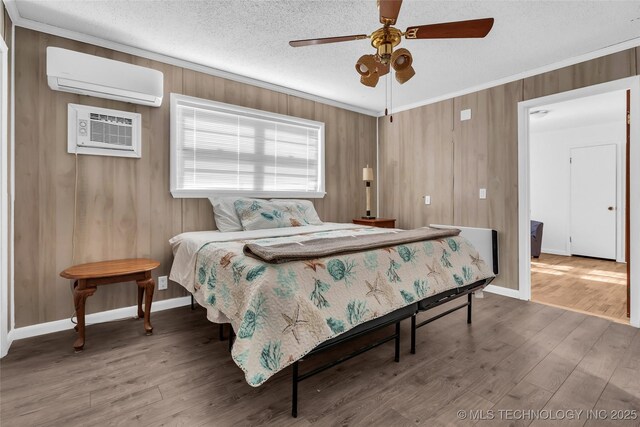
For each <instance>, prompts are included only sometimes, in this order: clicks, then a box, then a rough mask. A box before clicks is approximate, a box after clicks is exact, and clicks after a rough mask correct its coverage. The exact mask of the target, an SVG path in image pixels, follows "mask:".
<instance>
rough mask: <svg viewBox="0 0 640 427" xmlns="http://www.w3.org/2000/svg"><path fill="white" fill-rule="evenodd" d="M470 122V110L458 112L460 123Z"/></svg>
mask: <svg viewBox="0 0 640 427" xmlns="http://www.w3.org/2000/svg"><path fill="white" fill-rule="evenodd" d="M465 120H471V108H467V109H466V110H461V111H460V121H461V122H463V121H465Z"/></svg>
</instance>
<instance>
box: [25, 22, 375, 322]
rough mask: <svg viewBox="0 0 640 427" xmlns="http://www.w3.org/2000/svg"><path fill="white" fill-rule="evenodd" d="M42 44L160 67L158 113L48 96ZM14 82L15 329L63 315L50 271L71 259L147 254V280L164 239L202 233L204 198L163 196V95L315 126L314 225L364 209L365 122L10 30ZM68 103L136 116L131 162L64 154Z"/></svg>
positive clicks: (114, 292) (371, 154) (125, 299)
mask: <svg viewBox="0 0 640 427" xmlns="http://www.w3.org/2000/svg"><path fill="white" fill-rule="evenodd" d="M47 46H58V47H63V48H66V49H72V50H76V51H80V52H85V53H89V54H94V55H99V56H103V57H107V58H111V59H116V60H119V61H124V62H129V63H132V64H137V65H142V66H145V67H150V68H155V69H158V70H160V71H162V72H163V73H164V92H165V100H164V102H163V105H162V107H160V108H151V107H144V106H137V105H133V104H126V103H122V102H117V101H109V100H105V99H99V98H90V97H86V96H78V95H73V94H67V93H63V92H57V91H52V90H51V89H49V87H48V86H47V77H46V56H45V50H46V47H47ZM15 77H16V93H17V94H18V96H17V97H16V201H15V306H16V326H17V327H21V326H27V325H32V324H36V323H41V322H46V321H53V320H58V319H62V318H65V317H70V316H71V314H72V313H73V305H72V301H71V293H70V283H69V281H67V280H63V279H61V278H59V277H58V273H59V272H60V271H61V270H63V269H64V268H65V267H67V266H69V265H70V264H72V263H82V262H90V261H96V260H103V259H117V258H126V257H151V258H155V259H158V260H159V261H161V263H162V264H161V267H160V268H159V269H158V270H157V271H156V275H167V274H168V273H169V269H170V266H171V261H172V254H171V248H170V246H169V244H168V240H169V239H170V238H171V237H172V236H174V235H176V234H179V233H181V232H184V231H194V230H211V229H214V222H213V213H212V208H211V204H210V203H209V201H208V200H206V199H174V198H173V197H172V196H171V194H170V193H169V156H170V152H169V93H171V92H176V93H183V94H186V95H191V96H196V97H200V98H207V99H213V100H216V101H221V102H227V103H231V104H237V105H241V106H244V107H250V108H258V109H262V110H266V111H271V112H276V113H281V114H289V115H293V116H299V117H304V118H308V119H313V120H318V121H322V122H324V123H325V131H326V140H325V144H326V147H325V148H326V171H327V176H326V191H327V195H326V196H325V198H324V199H318V200H314V203H315V205H316V208H317V210H318V213H319V214H320V216H321V218H323V219H324V220H326V221H338V222H349V221H351V219H352V218H353V217H356V216H357V215H361V214H362V212H364V204H365V201H364V187H363V183H362V181H361V177H362V176H361V168H362V167H364V166H365V165H366V164H367V163H368V164H370V165H372V166H373V167H375V165H376V119H375V118H374V117H369V116H365V115H361V114H358V113H354V112H351V111H347V110H344V109H340V108H337V107H333V106H329V105H325V104H321V103H318V102H313V101H309V100H306V99H301V98H298V97H295V96H290V95H286V94H283V93H278V92H274V91H270V90H267V89H262V88H258V87H255V86H250V85H246V84H241V83H237V82H233V81H230V80H225V79H222V78H219V77H214V76H211V75H208V74H203V73H199V72H195V71H192V70H188V69H183V68H180V67H176V66H172V65H168V64H164V63H160V62H156V61H151V60H148V59H144V58H140V57H135V56H132V55H128V54H124V53H120V52H116V51H112V50H109V49H104V48H100V47H96V46H92V45H88V44H84V43H80V42H75V41H72V40H68V39H64V38H60V37H55V36H51V35H48V34H44V33H39V32H35V31H31V30H26V29H23V28H17V29H16V74H15ZM68 103H78V104H89V105H93V106H98V107H104V108H114V109H118V110H127V111H135V112H138V113H141V114H142V158H141V159H126V158H116V157H103V156H77V158H76V157H75V156H74V155H72V154H68V153H67V148H66V147H67V125H66V123H67V104H68ZM76 168H77V173H78V187H77V192H76V191H75V185H74V183H75V174H76ZM76 194H77V197H76ZM374 194H375V188H374ZM74 205H75V212H76V221H75V230H74V221H73V218H74ZM74 236H75V238H74ZM72 253H73V254H74V256H73V257H72ZM182 295H186V293H185V292H184V291H183V290H182V288H181V287H180V286H179V285H176V284H173V283H170V285H169V289H168V290H166V291H157V292H156V294H155V297H154V299H155V300H156V301H157V300H161V299H167V298H173V297H177V296H182ZM135 296H136V289H135V286H132V285H131V284H120V285H109V286H104V287H101V288H100V289H99V290H98V292H97V293H96V295H95V296H93V297H92V298H91V299H90V300H89V303H88V309H89V311H90V312H97V311H103V310H109V309H114V308H118V307H123V306H130V305H134V304H135Z"/></svg>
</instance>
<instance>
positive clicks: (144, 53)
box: [3, 0, 640, 117]
mask: <svg viewBox="0 0 640 427" xmlns="http://www.w3.org/2000/svg"><path fill="white" fill-rule="evenodd" d="M3 1H4V4H5V7H6V9H7V12H8V13H9V16H10V17H11V20H12V21H13V24H14V25H15V26H18V27H23V28H27V29H30V30H35V31H39V32H42V33H47V34H52V35H54V36H59V37H64V38H68V39H72V40H76V41H79V42H84V43H89V44H92V45H95V46H100V47H104V48H107V49H112V50H116V51H119V52H123V53H128V54H130V55H135V56H139V57H142V58H146V59H151V60H154V61H158V62H163V63H166V64H170V65H176V66H179V67H183V68H187V69H190V70H193V71H198V72H201V73H205V74H209V75H212V76H216V77H221V78H224V79H228V80H233V81H236V82H239V83H244V84H248V85H252V86H257V87H261V88H263V89H269V90H273V91H276V92H280V93H284V94H287V95H292V96H297V97H300V98H304V99H308V100H310V101H315V102H320V103H323V104H327V105H331V106H334V107H338V108H343V109H345V110H349V111H354V112H356V113H361V114H365V115H368V116H373V117H382V116H384V111H375V110H369V109H366V108H362V107H358V106H355V105H351V104H346V103H343V102H339V101H336V100H333V99H329V98H324V97H321V96H317V95H313V94H310V93H307V92H302V91H299V90H296V89H291V88H288V87H285V86H280V85H276V84H273V83H269V82H265V81H262V80H258V79H253V78H251V77H247V76H243V75H240V74H235V73H232V72H229V71H223V70H219V69H217V68H212V67H207V66H205V65H201V64H197V63H195V62H190V61H186V60H183V59H179V58H176V57H173V56H168V55H164V54H161V53H157V52H153V51H149V50H145V49H141V48H138V47H134V46H129V45H125V44H121V43H116V42H112V41H109V40H105V39H103V38H99V37H94V36H90V35H87V34H82V33H78V32H75V31H70V30H66V29H64V28H60V27H55V26H52V25H48V24H44V23H42V22H37V21H33V20H30V19H26V18H23V17H22V16H20V12H19V11H18V8H17V6H16V0H3ZM638 46H640V37H636V38H633V39H629V40H626V41H623V42H620V43H615V44H612V45H609V46H606V47H604V48H601V49H597V50H594V51H592V52H587V53H584V54H582V55H578V56H574V57H571V58H568V59H565V60H562V61H558V62H554V63H551V64H547V65H544V66H542V67H538V68H534V69H531V70H528V71H524V72H522V73H517V74H513V75H510V76H507V77H503V78H500V79H497V80H492V81H490V82H486V83H482V84H479V85H476V86H470V87H468V88H465V89H462V90H459V91H455V92H449V93H446V94H444V95H441V96H437V97H433V98H428V99H425V100H422V101H418V102H414V103H410V104H405V105H400V106H398V107H395V108H394V109H393V113H399V112H401V111H406V110H411V109H413V108H418V107H423V106H425V105H429V104H435V103H437V102H440V101H446V100H448V99H452V98H455V97H458V96H463V95H468V94H470V93H474V92H478V91H481V90H485V89H489V88H492V87H495V86H500V85H503V84H506V83H511V82H514V81H517V80H522V79H525V78H528V77H533V76H536V75H538V74H543V73H546V72H549V71H554V70H557V69H560V68H564V67H568V66H571V65H575V64H578V63H580V62H585V61H589V60H592V59H595V58H600V57H602V56H606V55H610V54H612V53H617V52H621V51H623V50H626V49H630V48H634V47H638Z"/></svg>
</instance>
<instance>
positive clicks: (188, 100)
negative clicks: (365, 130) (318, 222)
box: [169, 93, 326, 199]
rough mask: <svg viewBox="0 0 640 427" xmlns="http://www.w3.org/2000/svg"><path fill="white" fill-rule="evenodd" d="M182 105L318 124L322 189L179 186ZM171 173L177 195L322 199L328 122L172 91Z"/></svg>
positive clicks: (248, 115) (171, 188)
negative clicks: (179, 107) (180, 109)
mask: <svg viewBox="0 0 640 427" xmlns="http://www.w3.org/2000/svg"><path fill="white" fill-rule="evenodd" d="M179 105H187V106H188V105H192V106H194V107H196V108H204V109H207V110H211V111H217V112H222V113H227V114H237V115H241V116H244V117H249V118H260V119H266V120H273V121H277V122H278V123H283V124H289V125H294V126H301V125H302V126H306V127H313V128H317V129H318V131H319V135H318V144H319V147H318V163H319V174H320V176H319V179H318V182H319V184H320V188H319V189H318V191H260V190H251V191H247V190H211V189H184V188H178V164H177V156H176V152H177V151H176V150H177V149H178V148H179V147H178V135H177V133H178V126H177V125H176V124H177V123H176V120H177V119H178V117H177V108H178V106H179ZM169 110H170V114H169V115H170V124H169V128H170V144H169V146H170V153H169V158H170V166H169V169H170V174H169V175H170V176H169V181H170V182H169V189H170V192H171V195H172V196H173V197H174V198H208V197H216V196H237V197H260V198H272V197H273V198H305V199H321V198H323V197H324V196H325V195H326V192H325V176H326V175H325V141H324V139H325V130H324V123H323V122H317V121H314V120H308V119H302V118H299V117H293V116H288V115H284V114H278V113H272V112H270V111H263V110H257V109H253V108H247V107H241V106H238V105H233V104H226V103H223V102H218V101H212V100H209V99H202V98H196V97H193V96H187V95H182V94H178V93H171V94H170V108H169Z"/></svg>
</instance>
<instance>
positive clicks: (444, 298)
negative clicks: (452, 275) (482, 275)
mask: <svg viewBox="0 0 640 427" xmlns="http://www.w3.org/2000/svg"><path fill="white" fill-rule="evenodd" d="M492 280H493V278H490V279H485V280H480V281H478V282H475V283H472V284H470V285H468V286H464V287H461V288H455V289H450V290H448V291H445V292H441V293H439V294H437V295H434V296H432V297H429V298H425V299H423V300H421V301H419V302H418V311H417V312H416V314H415V315H413V316H412V317H411V354H416V330H417V329H418V328H421V327H423V326H425V325H428V324H429V323H431V322H433V321H435V320H438V319H440V318H442V317H444V316H446V315H447V314H451V313H453V312H454V311H458V310H460V309H461V308H465V307H467V323H468V324H470V323H471V314H472V310H471V309H472V301H473V299H472V296H473V293H474V292H477V291H479V290H482V289H483V288H484V287H485V286H487V285H488V284H489V283H491V281H492ZM465 295H467V302H465V303H464V304H460V305H457V306H455V307H453V308H450V309H449V310H447V311H445V312H442V313H440V314H438V315H435V316H433V317H430V318H428V319H425V320H423V321H422V322H420V323H416V322H417V315H418V313H419V312H421V311H428V310H431V309H432V308H435V307H437V306H439V305H442V304H445V303H447V302H450V301H453V300H455V299H458V298H461V297H463V296H465Z"/></svg>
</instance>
